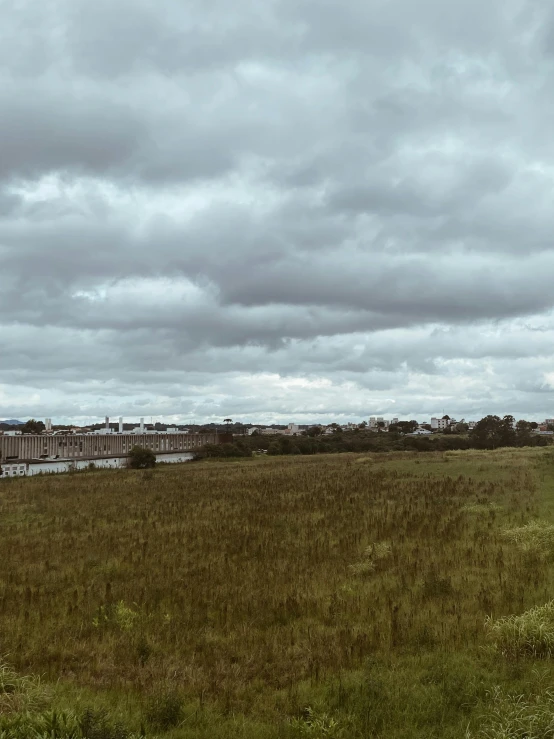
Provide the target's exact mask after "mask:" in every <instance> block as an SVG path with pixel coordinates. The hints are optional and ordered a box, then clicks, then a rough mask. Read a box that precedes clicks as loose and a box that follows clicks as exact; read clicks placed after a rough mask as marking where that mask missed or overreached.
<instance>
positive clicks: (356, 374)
mask: <svg viewBox="0 0 554 739" xmlns="http://www.w3.org/2000/svg"><path fill="white" fill-rule="evenodd" d="M0 21H1V22H0V63H1V65H2V71H1V72H0V121H1V135H0V353H1V355H0V356H1V361H0V409H1V408H5V410H4V411H2V413H0V415H6V416H11V415H18V414H20V415H21V414H27V415H40V414H41V413H42V415H50V416H57V415H58V416H62V415H66V416H75V417H77V416H82V415H83V414H85V415H86V414H89V415H95V414H98V415H103V413H104V412H105V411H106V410H107V407H106V406H108V405H115V404H118V403H120V405H124V406H125V409H126V410H125V412H126V413H133V412H134V411H137V415H140V414H142V413H154V414H158V413H159V414H162V413H164V414H167V415H171V414H173V415H179V416H182V417H187V416H188V415H189V412H194V413H196V414H198V415H199V416H204V417H208V416H218V414H219V415H228V414H229V413H231V412H232V413H233V414H234V413H238V412H240V413H246V414H248V413H252V414H256V415H257V416H258V417H260V418H261V417H266V418H270V417H273V418H275V417H276V416H279V417H285V416H286V415H287V414H292V413H293V412H294V413H297V414H300V415H304V417H305V416H307V415H309V414H315V415H316V416H317V417H319V415H320V414H321V415H324V414H325V413H329V414H332V413H336V414H338V415H341V414H352V415H354V416H361V415H364V414H366V413H370V412H371V413H387V414H388V413H390V414H392V415H404V414H405V415H411V414H417V413H420V414H421V413H423V414H430V413H434V412H439V411H440V410H441V409H442V408H443V407H444V406H445V405H448V404H449V403H450V404H451V405H453V406H455V407H452V408H451V411H452V412H453V413H455V414H456V413H458V414H460V415H462V414H464V413H465V414H466V415H468V414H469V413H479V412H483V413H485V412H504V411H506V412H507V411H509V410H513V411H514V412H515V411H521V412H522V413H529V414H535V413H541V412H542V409H544V410H545V413H547V409H545V404H546V403H547V402H548V398H549V393H550V392H551V390H550V388H551V387H552V386H553V385H552V383H554V377H553V376H552V373H551V370H550V367H551V366H552V360H553V356H552V348H551V347H552V339H553V336H552V334H553V332H554V323H553V321H552V309H553V306H554V296H553V294H552V290H551V286H550V282H551V278H550V276H551V274H552V271H553V269H554V249H553V244H552V239H553V237H552V234H553V233H554V216H553V211H552V205H551V204H552V199H553V196H554V141H553V140H552V136H551V132H550V128H551V120H552V114H553V112H554V111H553V103H552V100H554V97H553V93H554V82H553V81H552V74H551V65H552V54H553V48H554V47H553V44H552V39H553V38H554V34H553V30H552V29H553V28H554V15H553V13H552V10H551V8H550V5H549V4H548V3H547V2H546V0H533V1H531V0H506V1H505V2H500V0H493V1H492V2H488V3H484V4H483V3H482V2H477V0H469V2H467V3H463V4H460V3H458V4H454V5H452V4H445V3H443V2H440V1H439V0H422V2H419V3H413V2H408V0H391V2H386V3H384V2H377V0H373V1H371V2H362V0H346V2H344V3H342V4H341V5H340V6H339V5H337V4H336V3H333V2H331V0H318V1H317V2H316V0H273V1H272V2H261V0H245V2H242V3H240V4H239V6H237V7H236V8H233V12H232V13H230V12H229V8H228V4H226V3H224V2H223V0H208V1H206V0H202V1H201V0H195V1H194V2H190V3H187V4H184V5H183V4H182V3H178V2H176V1H174V0H168V2H165V3H163V4H161V5H160V4H159V3H154V2H153V1H152V0H138V1H134V2H131V0H116V1H115V2H108V0H101V2H98V3H90V2H85V0H71V2H70V0H52V2H48V3H42V4H40V5H39V6H37V5H36V4H35V3H31V2H30V1H27V2H20V3H17V4H13V3H11V2H7V1H4V2H2V0H0ZM77 378H79V379H77ZM504 406H510V407H504ZM27 411H28V413H27ZM548 413H550V412H548ZM272 414H273V415H272ZM550 415H551V413H550Z"/></svg>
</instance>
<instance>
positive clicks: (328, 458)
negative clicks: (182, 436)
mask: <svg viewBox="0 0 554 739" xmlns="http://www.w3.org/2000/svg"><path fill="white" fill-rule="evenodd" d="M553 499H554V458H553V457H552V454H551V452H550V450H543V449H522V450H513V449H508V450H496V451H494V452H479V451H467V452H446V453H444V454H439V453H437V454H435V453H432V454H431V453H426V454H421V455H417V454H414V453H398V454H370V455H359V454H343V455H325V456H323V455H322V456H309V457H276V458H267V457H259V458H255V459H243V460H239V461H237V460H208V461H205V462H201V463H195V464H186V465H182V466H164V467H160V468H157V469H156V470H154V471H144V472H142V471H131V470H118V471H92V472H83V473H79V474H74V475H66V476H57V477H44V478H29V479H14V480H10V481H9V483H8V484H4V483H2V484H0V522H1V524H0V532H1V536H0V653H2V654H3V655H4V659H5V660H6V661H7V662H8V663H9V664H10V669H13V670H15V673H14V674H15V675H16V676H17V675H31V674H32V675H40V676H41V682H40V684H41V686H46V688H47V690H46V696H47V697H46V699H45V700H46V704H45V705H44V706H42V708H41V707H39V706H34V707H33V706H31V708H30V709H29V710H30V711H31V713H32V712H33V711H35V713H36V714H37V715H42V714H40V711H43V710H48V709H51V710H52V709H56V710H58V711H60V710H67V711H70V712H71V715H72V716H73V719H71V720H74V721H76V722H77V724H78V726H81V724H82V721H83V716H84V715H86V712H87V709H91V710H92V711H93V712H94V715H100V713H99V712H102V711H105V712H107V714H106V716H107V718H106V719H105V722H107V723H106V725H105V731H104V734H105V736H104V737H101V738H100V735H98V737H99V739H111V737H110V736H109V732H110V731H112V733H113V732H115V730H116V728H117V727H118V726H119V727H120V728H121V732H124V731H126V732H127V733H128V734H129V733H130V732H134V734H135V735H138V734H139V733H141V732H143V731H145V732H146V733H147V735H148V736H154V735H159V736H164V737H173V738H174V739H178V738H180V739H185V738H186V739H201V738H203V737H219V736H221V737H237V738H242V739H250V737H252V738H254V737H256V738H259V739H264V738H266V737H267V739H273V738H275V739H277V738H282V739H286V738H287V737H300V736H311V737H319V736H321V737H323V736H325V737H335V736H336V737H339V736H340V737H353V739H356V738H357V737H359V738H360V739H361V738H362V737H364V738H365V737H387V738H388V737H393V738H395V739H401V738H402V739H404V738H405V739H408V738H409V739H412V738H413V739H416V738H419V737H421V738H422V739H423V737H426V738H427V737H446V738H448V737H452V738H454V737H464V736H465V735H466V730H468V726H469V731H470V733H471V735H472V736H476V737H477V736H481V735H482V736H487V734H486V733H485V734H481V733H480V732H483V731H484V732H486V731H488V730H489V729H487V726H489V727H492V726H493V723H494V722H493V723H491V721H492V719H491V715H492V714H491V711H492V712H493V713H494V705H497V704H499V702H502V701H504V703H503V704H502V705H506V706H507V705H508V704H510V705H511V703H510V701H511V702H512V703H513V701H514V700H515V697H517V696H519V695H524V696H525V695H526V690H527V689H528V687H529V685H532V684H534V683H533V681H534V680H535V678H534V677H533V675H534V673H533V670H534V669H535V667H536V665H537V664H540V667H541V670H543V672H542V673H541V676H542V677H541V680H542V681H543V683H544V684H543V685H542V688H541V690H543V692H540V691H539V690H538V689H537V690H535V693H534V694H533V695H534V696H535V697H533V696H531V697H529V701H530V702H529V701H528V704H529V705H538V702H540V701H542V703H541V705H543V704H544V705H545V706H547V708H546V709H545V710H549V709H548V706H549V703H548V700H547V698H546V697H545V696H547V693H546V692H544V691H545V690H547V687H548V685H549V684H552V685H554V670H553V669H552V667H551V662H550V660H549V659H544V657H545V656H547V657H548V654H549V652H548V650H546V652H545V651H544V650H543V653H540V654H539V653H538V651H537V650H535V652H533V650H532V649H531V650H526V649H525V648H520V647H519V646H518V644H519V642H517V639H516V637H515V632H514V626H513V624H514V623H515V624H516V631H517V630H518V629H519V626H520V625H521V623H520V621H517V620H515V621H514V618H513V617H516V616H517V617H521V618H526V619H527V621H526V623H529V618H530V617H529V616H528V615H526V614H529V613H535V615H536V613H537V611H536V610H535V611H533V610H532V609H536V608H537V607H541V606H544V605H545V604H546V603H548V602H549V601H550V600H551V597H552V592H553V591H552V586H553V584H554V582H553V577H552V568H551V556H550V539H551V536H550V533H551V531H552V529H551V527H552V525H553V524H554V502H553ZM522 614H523V616H522ZM493 624H494V625H496V626H495V628H496V632H495V633H496V634H497V636H498V635H499V634H502V638H500V637H499V638H497V639H496V640H495V639H494V638H493V639H491V635H490V632H491V630H494V629H493V628H492V625H493ZM510 624H511V625H510ZM533 628H534V627H533ZM510 629H511V631H510ZM520 632H521V629H519V631H517V633H518V634H520ZM531 632H532V633H533V634H535V631H533V629H532V628H531ZM535 636H536V634H535ZM535 636H533V639H535ZM522 643H526V642H522ZM532 643H533V644H535V641H533V642H532ZM539 657H540V658H541V659H540V660H539V659H538V658H539ZM549 681H550V682H549ZM535 682H536V680H535ZM31 684H34V683H33V681H31V683H29V685H31ZM545 686H546V687H545ZM29 690H30V688H29ZM495 691H496V692H495ZM499 691H500V692H499ZM6 695H7V693H6ZM529 695H531V694H529ZM500 696H501V697H500ZM537 696H539V697H538V698H537ZM1 698H2V689H1V687H0V717H2V721H4V723H5V724H6V725H8V724H9V722H10V721H11V722H12V723H13V721H14V720H15V719H14V716H17V715H19V714H21V713H22V712H25V710H26V709H24V708H21V707H20V708H17V706H15V705H14V706H12V707H11V708H10V707H9V706H8V702H7V699H6V701H5V705H4V703H3V702H2V700H1ZM522 700H523V699H522ZM533 701H534V702H533ZM3 705H4V708H2V706H3ZM506 710H508V709H506ZM27 713H29V711H27ZM68 715H69V714H68ZM68 720H69V719H68ZM541 720H542V719H541ZM79 721H80V722H81V724H79ZM99 721H100V719H99ZM6 722H7V723H6ZM100 724H101V722H100V723H99V724H98V726H100ZM10 725H11V724H10ZM1 726H2V723H1V722H0V727H1ZM98 726H97V727H96V729H98V731H100V728H98ZM494 726H495V728H494V731H497V730H498V731H500V730H501V729H499V728H498V726H497V725H496V724H495V725H494ZM106 727H107V728H106ZM110 727H111V728H110ZM114 727H116V728H114ZM85 729H86V727H85ZM96 729H95V731H96ZM103 730H104V729H103ZM502 730H503V729H502ZM9 731H12V729H9ZM60 731H61V730H60ZM78 731H80V732H81V734H83V731H84V729H83V728H82V726H81V728H78ZM90 731H92V730H90ZM90 731H89V733H90ZM98 731H96V733H97V734H98ZM490 731H493V729H492V728H491V729H490ZM121 735H122V736H123V734H121ZM492 735H493V734H491V736H492ZM10 736H11V735H10V734H7V735H6V737H10ZM13 736H14V737H15V736H16V735H15V734H14V735H13ZM38 736H39V735H37V737H38ZM40 736H42V735H40ZM53 736H58V734H54V735H53ZM59 736H60V737H61V736H62V734H59ZM76 736H77V734H76ZM494 736H495V737H496V736H501V734H498V733H496V734H494ZM506 736H512V735H511V734H506ZM514 736H516V734H514ZM517 736H519V735H517ZM522 736H523V735H522ZM537 736H538V735H537ZM541 736H542V735H541ZM544 736H547V735H546V734H545V735H544ZM0 737H2V733H1V729H0ZM2 739H4V737H2ZM17 739H19V737H17ZM91 739H96V734H95V735H94V736H92V735H91ZM118 739H119V738H118Z"/></svg>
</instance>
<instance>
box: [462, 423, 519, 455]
mask: <svg viewBox="0 0 554 739" xmlns="http://www.w3.org/2000/svg"><path fill="white" fill-rule="evenodd" d="M471 438H472V441H473V442H474V444H475V446H476V447H477V448H479V449H496V448H498V447H500V446H515V444H516V442H517V435H516V431H515V429H514V417H513V416H504V418H499V416H485V417H484V418H482V419H481V420H480V421H478V422H477V423H476V424H475V428H474V429H473V433H472V435H471Z"/></svg>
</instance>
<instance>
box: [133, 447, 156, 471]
mask: <svg viewBox="0 0 554 739" xmlns="http://www.w3.org/2000/svg"><path fill="white" fill-rule="evenodd" d="M128 464H129V467H131V469H133V470H145V469H148V468H149V467H155V466H156V455H155V454H154V452H153V451H152V450H151V449H144V448H143V447H141V446H134V447H133V448H132V449H131V451H130V452H129V462H128Z"/></svg>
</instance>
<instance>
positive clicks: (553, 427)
mask: <svg viewBox="0 0 554 739" xmlns="http://www.w3.org/2000/svg"><path fill="white" fill-rule="evenodd" d="M532 425H533V424H531V426H532ZM546 430H547V431H554V424H552V423H549V424H547V426H546Z"/></svg>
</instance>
